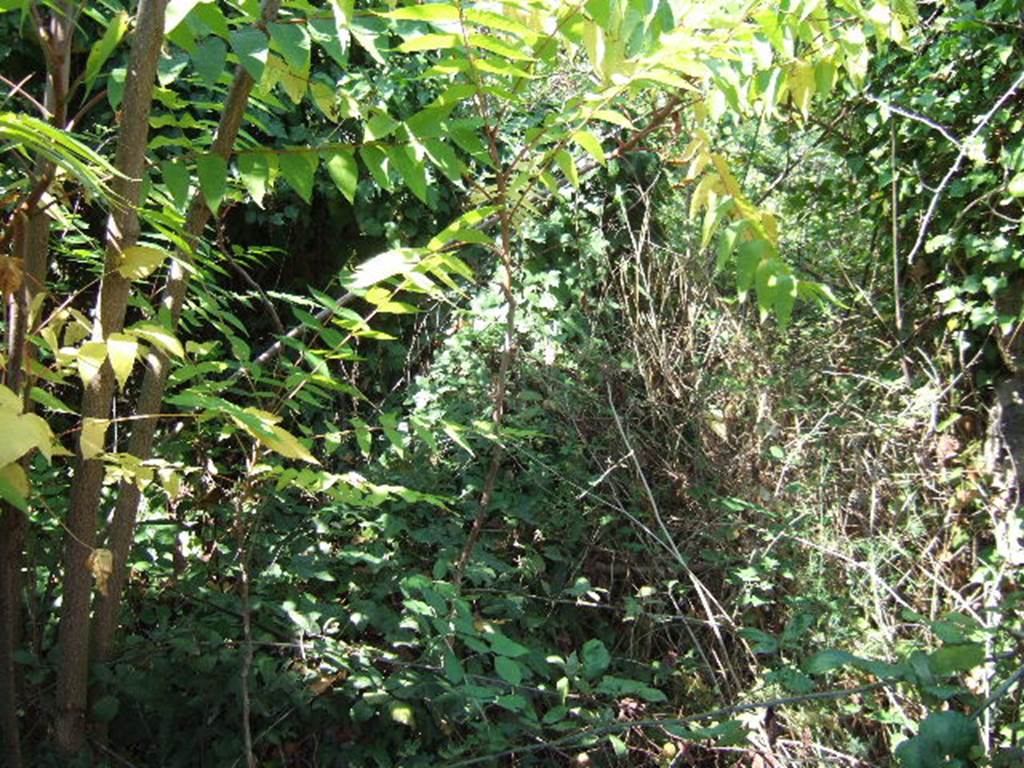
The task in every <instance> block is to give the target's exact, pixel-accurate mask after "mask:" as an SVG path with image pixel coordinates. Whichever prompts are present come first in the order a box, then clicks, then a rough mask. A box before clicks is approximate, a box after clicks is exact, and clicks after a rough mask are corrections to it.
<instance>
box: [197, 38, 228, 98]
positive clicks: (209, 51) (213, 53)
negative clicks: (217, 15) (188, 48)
mask: <svg viewBox="0 0 1024 768" xmlns="http://www.w3.org/2000/svg"><path fill="white" fill-rule="evenodd" d="M227 60H228V46H227V44H226V43H225V42H224V41H223V40H221V39H220V38H219V37H212V36H211V37H208V38H206V39H205V40H203V42H201V43H200V44H199V45H198V47H196V49H195V51H193V52H192V62H193V63H194V64H195V67H196V74H198V75H199V77H200V79H201V80H202V81H203V82H204V83H206V85H207V86H209V87H211V88H212V87H213V86H214V85H216V84H217V81H218V80H220V76H221V75H223V74H224V65H225V64H226V63H227Z"/></svg>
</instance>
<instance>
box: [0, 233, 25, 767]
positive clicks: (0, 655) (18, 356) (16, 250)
mask: <svg viewBox="0 0 1024 768" xmlns="http://www.w3.org/2000/svg"><path fill="white" fill-rule="evenodd" d="M13 226H14V238H13V249H12V254H13V256H14V258H16V259H18V260H19V263H21V264H24V263H25V252H26V250H27V247H28V232H27V230H28V218H27V217H26V216H25V215H24V214H18V215H17V217H16V218H15V221H14V223H13ZM22 281H23V282H24V278H23V279H22ZM7 301H8V307H7V309H8V320H7V331H8V340H7V370H6V379H5V381H4V384H5V385H6V386H7V387H8V388H9V389H10V390H11V391H12V392H14V393H19V392H21V389H22V379H23V373H22V372H23V367H22V365H23V360H22V356H23V350H24V348H25V337H26V327H27V320H26V317H25V308H26V306H27V304H26V303H25V291H24V287H23V286H17V287H16V288H15V289H14V290H12V291H11V292H10V294H9V295H8V298H7ZM24 539H25V515H24V513H23V512H22V511H21V510H20V509H18V508H16V507H15V506H13V505H12V504H6V503H5V504H0V730H2V734H3V745H4V751H3V754H4V759H5V761H6V765H9V766H12V767H13V768H20V766H21V765H22V759H21V733H20V729H19V724H18V684H17V675H16V667H15V664H14V652H15V650H17V648H18V645H19V644H20V634H21V633H20V629H21V566H22V550H23V547H24Z"/></svg>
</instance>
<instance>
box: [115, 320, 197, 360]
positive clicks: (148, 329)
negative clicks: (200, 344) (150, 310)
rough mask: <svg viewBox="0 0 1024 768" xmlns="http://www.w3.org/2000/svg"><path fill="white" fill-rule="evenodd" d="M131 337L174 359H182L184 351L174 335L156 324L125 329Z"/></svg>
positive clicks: (144, 324) (138, 325) (142, 324)
mask: <svg viewBox="0 0 1024 768" xmlns="http://www.w3.org/2000/svg"><path fill="white" fill-rule="evenodd" d="M125 330H126V331H127V333H129V334H131V335H132V336H137V337H139V338H141V339H144V340H145V341H148V342H149V343H150V344H153V345H155V346H157V347H160V349H162V350H163V351H164V352H166V353H168V354H170V355H174V356H175V357H184V356H185V349H184V347H182V346H181V342H180V341H178V339H177V338H175V336H174V334H173V333H171V332H170V331H168V330H167V329H166V328H164V327H163V326H162V325H157V324H156V323H136V324H135V325H133V326H132V327H131V328H127V329H125Z"/></svg>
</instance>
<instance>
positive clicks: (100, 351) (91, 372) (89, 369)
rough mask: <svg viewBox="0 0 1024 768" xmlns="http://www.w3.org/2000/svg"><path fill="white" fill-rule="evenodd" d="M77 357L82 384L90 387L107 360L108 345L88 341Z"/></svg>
mask: <svg viewBox="0 0 1024 768" xmlns="http://www.w3.org/2000/svg"><path fill="white" fill-rule="evenodd" d="M77 356H78V375H79V376H81V377H82V383H83V384H85V386H89V382H91V381H92V380H93V379H95V378H96V374H98V373H99V372H100V368H102V367H103V361H104V360H106V359H107V345H106V344H104V343H103V342H102V341H87V342H85V344H83V345H82V346H81V347H80V348H79V350H78V355H77Z"/></svg>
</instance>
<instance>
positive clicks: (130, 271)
mask: <svg viewBox="0 0 1024 768" xmlns="http://www.w3.org/2000/svg"><path fill="white" fill-rule="evenodd" d="M166 258H167V251H164V250H161V249H160V248H151V247H149V246H145V245H133V246H131V247H130V248H125V249H124V253H123V254H121V265H120V266H119V267H118V268H117V271H118V272H119V273H120V274H121V276H122V277H123V278H125V279H126V280H145V279H146V278H147V277H149V276H150V275H151V274H153V271H154V270H155V269H156V268H157V267H159V266H160V265H161V264H163V263H164V260H165V259H166Z"/></svg>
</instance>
